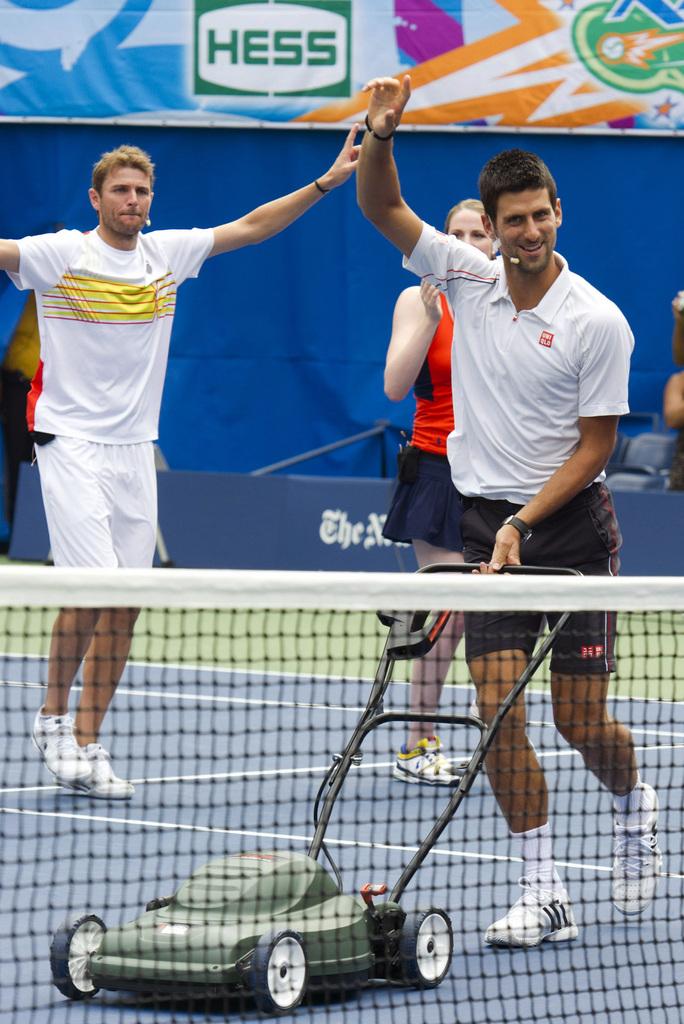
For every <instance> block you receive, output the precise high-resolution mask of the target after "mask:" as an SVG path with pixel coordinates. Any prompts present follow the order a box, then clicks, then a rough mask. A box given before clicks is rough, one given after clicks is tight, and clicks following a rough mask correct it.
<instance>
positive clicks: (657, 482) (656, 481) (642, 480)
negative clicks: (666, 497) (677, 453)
mask: <svg viewBox="0 0 684 1024" xmlns="http://www.w3.org/2000/svg"><path fill="white" fill-rule="evenodd" d="M668 482H669V476H668V474H667V473H649V472H648V471H643V470H642V471H639V470H632V471H630V470H628V469H624V470H622V471H621V470H618V471H617V472H616V473H610V474H609V475H608V476H607V477H606V483H607V484H608V486H609V487H610V489H611V491H666V490H667V485H668Z"/></svg>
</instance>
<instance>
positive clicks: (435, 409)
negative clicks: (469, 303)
mask: <svg viewBox="0 0 684 1024" xmlns="http://www.w3.org/2000/svg"><path fill="white" fill-rule="evenodd" d="M439 298H440V302H441V303H442V319H441V320H440V321H439V324H438V325H437V330H436V331H435V334H434V337H433V339H432V341H431V342H430V348H429V349H428V352H427V356H426V357H425V362H424V363H423V365H422V367H421V370H420V373H419V374H418V377H417V379H416V383H415V384H414V387H413V393H414V395H415V396H416V413H415V416H414V418H413V435H412V437H411V444H413V445H415V446H416V448H422V449H423V451H426V452H433V453H434V454H436V455H446V440H447V437H448V436H449V434H450V433H451V431H452V430H453V429H454V406H453V399H452V394H451V345H452V339H453V334H454V318H453V316H452V313H451V309H450V308H449V304H448V302H447V300H446V299H445V297H444V295H440V297H439Z"/></svg>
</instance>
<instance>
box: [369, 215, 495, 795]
mask: <svg viewBox="0 0 684 1024" xmlns="http://www.w3.org/2000/svg"><path fill="white" fill-rule="evenodd" d="M483 213H484V207H483V206H482V203H481V202H480V201H479V200H478V199H464V200H462V201H461V202H460V203H457V204H456V206H454V207H452V209H451V210H449V213H448V215H447V218H446V224H445V228H444V230H445V232H446V233H447V234H450V235H455V236H456V237H457V238H460V239H461V240H462V241H464V242H468V243H469V244H470V245H474V246H475V247H476V248H477V249H480V251H481V252H483V253H484V254H485V256H488V257H489V258H490V259H491V258H492V255H493V250H494V243H493V242H492V240H491V239H490V238H489V236H488V235H487V234H486V232H485V230H484V227H483V224H482V214H483ZM453 335H454V320H453V315H452V313H451V309H450V308H449V305H448V303H447V300H446V298H445V296H444V295H443V294H442V293H441V292H440V291H439V290H438V289H437V288H435V287H433V286H432V285H431V284H428V283H427V282H426V281H423V282H422V284H421V285H420V287H417V286H413V287H411V288H406V289H405V290H404V291H403V292H402V293H401V295H400V296H399V298H398V299H397V303H396V306H395V308H394V317H393V320H392V337H391V339H390V343H389V348H388V351H387V361H386V363H385V394H386V395H387V397H388V398H390V399H391V400H392V401H395V402H399V401H401V399H403V398H405V397H406V395H407V394H408V392H409V390H410V389H411V388H413V391H414V394H415V396H416V412H415V416H414V420H413V432H412V436H411V441H410V443H409V445H408V446H407V447H406V448H404V449H403V450H402V453H401V456H400V468H399V481H398V483H397V488H396V490H395V492H394V496H393V498H392V503H391V505H390V509H389V512H388V514H387V519H386V522H385V527H384V530H383V533H384V536H385V537H387V538H388V539H389V540H394V541H404V542H407V543H408V542H410V543H412V544H413V550H414V552H415V555H416V558H417V560H418V564H419V565H420V566H423V565H429V564H430V563H432V562H462V561H463V554H462V548H463V545H462V542H461V529H460V521H461V501H460V497H459V494H458V492H457V491H456V489H455V487H454V485H453V484H452V482H451V473H450V471H449V463H448V460H447V455H446V441H447V437H448V436H449V434H450V432H451V431H452V430H453V427H454V410H453V400H452V394H451V346H452V338H453ZM455 343H456V344H458V328H457V330H456V342H455ZM462 633H463V615H461V614H454V615H452V616H451V619H450V620H449V623H448V625H447V627H446V629H445V630H444V632H443V633H442V636H441V637H440V639H439V641H438V642H437V643H436V644H435V646H434V647H433V649H432V650H431V651H430V653H429V654H427V655H426V656H425V657H424V658H422V659H419V660H417V661H414V663H413V670H412V675H411V695H410V707H411V711H414V712H419V713H421V714H434V713H435V712H436V710H437V708H438V706H439V700H440V697H441V694H442V687H443V685H444V679H445V677H446V674H447V672H448V670H449V665H450V664H451V660H452V658H453V656H454V652H455V650H456V647H457V646H458V642H459V640H460V639H461V635H462ZM393 774H394V775H395V777H396V778H399V779H403V780H404V781H405V782H425V783H428V784H429V785H433V786H434V785H454V784H456V783H457V782H458V779H459V775H458V773H457V770H456V767H455V766H454V764H453V763H452V762H451V761H450V760H449V759H448V758H447V757H446V756H445V754H444V751H443V748H442V744H441V742H440V739H439V736H437V735H436V734H435V731H434V723H424V722H416V723H412V724H411V726H410V729H409V734H408V737H407V741H406V743H405V744H404V745H403V746H402V748H401V750H400V751H399V752H398V753H397V759H396V762H395V765H394V772H393Z"/></svg>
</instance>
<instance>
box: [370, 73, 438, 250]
mask: <svg viewBox="0 0 684 1024" xmlns="http://www.w3.org/2000/svg"><path fill="white" fill-rule="evenodd" d="M364 90H365V91H366V92H368V93H370V96H369V100H368V117H367V119H366V127H368V126H370V130H369V131H367V132H366V135H365V137H364V140H363V145H362V146H361V155H360V157H359V170H358V174H357V178H356V187H357V198H358V202H359V206H360V207H361V210H362V211H363V214H364V216H366V217H367V218H368V220H369V221H371V222H372V223H373V224H374V225H375V226H376V228H377V229H378V231H380V232H381V233H382V234H383V235H384V236H385V238H387V239H388V240H389V241H390V242H391V243H392V245H395V246H396V247H397V249H399V250H400V251H401V252H403V253H404V255H405V256H410V255H411V253H412V252H413V250H414V248H415V245H416V242H417V241H418V239H419V238H420V233H421V231H422V229H423V225H422V222H421V220H420V218H419V217H417V216H416V214H415V213H414V212H413V210H412V209H411V208H410V207H409V206H407V204H406V203H405V202H404V200H403V199H402V196H401V189H400V187H399V175H398V174H397V166H396V164H395V162H394V156H393V154H392V148H393V143H392V135H393V133H394V130H395V128H396V127H397V125H398V124H399V122H400V121H401V115H402V114H403V112H404V107H405V106H406V104H407V103H408V100H409V97H410V95H411V81H410V78H409V76H408V75H404V77H403V79H402V80H401V82H398V81H397V80H396V78H374V79H372V80H371V81H370V82H369V83H368V85H366V86H364Z"/></svg>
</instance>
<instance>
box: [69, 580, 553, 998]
mask: <svg viewBox="0 0 684 1024" xmlns="http://www.w3.org/2000/svg"><path fill="white" fill-rule="evenodd" d="M473 568H474V567H473V566H468V565H451V564H445V565H436V566H429V567H428V568H427V570H423V571H429V572H436V571H443V572H470V571H472V569H473ZM517 571H525V570H520V569H519V568H518V569H517ZM527 571H528V572H529V571H530V570H527ZM532 571H534V572H535V573H536V572H539V571H540V570H538V569H535V570H532ZM542 571H543V570H542ZM549 571H553V570H549ZM556 571H558V570H556ZM449 615H450V613H449V612H418V613H410V612H407V613H403V612H401V613H397V612H392V613H379V617H380V620H381V621H382V622H383V623H384V624H385V625H387V626H389V635H388V638H387V642H386V644H385V649H384V651H383V655H382V658H381V661H380V664H379V666H378V670H377V673H376V676H375V679H374V681H373V685H372V688H371V693H370V696H369V698H368V702H367V704H366V707H365V709H364V711H363V713H362V715H361V718H360V720H359V722H358V724H357V725H356V727H355V729H354V731H353V733H352V735H351V736H350V738H349V741H348V742H347V745H346V747H345V749H344V751H343V752H342V753H341V754H339V755H336V756H335V757H334V758H333V761H332V764H331V766H330V768H329V770H328V772H327V774H326V776H325V778H324V780H323V783H322V784H321V787H320V789H319V791H318V795H317V797H316V801H315V805H314V825H315V832H314V836H313V840H312V842H311V845H310V847H309V851H308V854H306V855H304V854H299V853H290V852H284V851H280V850H259V851H255V852H253V853H241V854H236V855H234V856H229V857H223V858H219V859H217V860H212V861H210V862H209V863H207V864H205V865H204V866H203V867H201V868H199V869H198V870H197V871H196V872H195V873H194V874H193V875H192V876H191V877H190V878H189V879H188V880H187V881H186V882H184V883H183V885H181V887H180V888H179V889H178V891H177V892H176V893H175V894H174V895H173V896H170V897H163V898H160V899H153V900H151V901H150V902H149V903H148V904H147V907H146V909H145V912H144V913H143V914H142V915H141V916H140V917H138V918H137V919H136V920H134V921H132V922H130V923H128V924H124V925H122V926H120V927H116V928H110V929H107V928H106V927H105V925H104V923H103V921H102V920H101V919H100V918H99V917H97V916H96V915H94V914H82V915H79V916H77V917H75V918H73V919H71V920H67V921H65V922H64V923H63V924H62V925H61V927H60V928H59V929H58V931H57V932H56V934H55V936H54V938H53V940H52V945H51V948H50V966H51V969H52V978H53V982H54V984H55V985H56V986H57V988H58V989H59V991H60V992H61V993H62V994H63V995H65V996H67V997H68V998H70V999H87V998H89V997H91V996H93V995H95V993H96V992H97V991H98V990H99V989H112V990H124V991H140V992H145V993H149V994H154V995H155V996H165V997H172V998H176V999H178V998H183V997H191V996H192V997H194V996H197V995H203V996H211V995H219V994H222V993H225V992H227V991H231V990H235V991H239V990H241V989H242V990H247V991H248V992H250V993H251V994H252V995H253V997H254V1001H255V1003H256V1005H257V1007H258V1008H259V1009H260V1010H261V1011H262V1012H264V1013H267V1014H279V1013H285V1012H287V1011H290V1010H293V1009H294V1008H295V1007H296V1006H297V1005H298V1004H299V1003H300V1002H301V1001H302V999H303V998H304V996H305V994H306V992H307V990H308V989H311V990H314V989H316V988H317V989H319V990H320V989H322V988H326V989H331V990H335V989H338V990H339V989H348V988H350V987H356V986H358V985H363V984H367V983H370V982H371V981H373V980H377V981H384V982H385V983H389V984H396V985H408V986H415V987H419V988H433V987H436V986H437V985H439V983H440V982H441V981H442V980H443V979H444V977H445V976H446V974H447V972H448V971H449V967H450V965H451V959H452V954H453V935H452V928H451V922H450V920H449V917H448V916H447V914H446V913H445V911H444V910H441V909H439V908H437V907H427V908H425V909H423V910H412V911H408V912H407V911H404V910H403V909H402V907H401V906H400V899H401V897H402V895H403V893H404V891H405V889H406V887H407V885H408V884H409V882H410V881H411V879H412V878H413V875H414V874H415V873H416V871H417V870H418V868H419V867H420V865H421V864H422V863H423V861H424V860H425V858H426V857H427V855H428V854H429V852H430V851H431V850H432V848H433V846H434V845H435V843H436V842H437V840H438V839H439V837H440V835H441V834H442V832H443V831H444V830H445V828H446V827H447V825H448V823H449V821H450V820H451V818H452V817H453V816H454V814H455V813H456V811H457V809H458V807H459V805H460V803H461V801H462V800H463V799H464V797H465V796H466V794H467V793H468V791H469V790H470V788H471V786H472V784H473V781H474V780H475V778H476V776H477V774H478V773H479V771H480V768H481V766H482V763H483V760H484V757H485V754H486V753H487V750H488V749H489V747H490V745H491V743H492V741H493V739H494V736H495V734H496V731H497V729H498V727H499V724H500V722H501V720H502V719H503V717H504V715H505V714H506V713H507V711H508V710H509V708H510V707H511V706H512V704H513V703H514V702H515V700H516V698H517V697H518V696H519V694H520V693H521V691H522V690H523V688H524V687H525V685H526V684H527V682H528V680H529V679H530V678H531V676H532V675H533V673H534V672H535V671H536V669H537V667H538V666H539V665H540V664H541V662H542V660H543V659H544V657H545V655H546V653H547V652H548V650H549V648H550V645H551V642H552V640H553V638H554V637H555V635H556V633H557V632H558V630H559V629H560V628H561V627H562V625H563V624H564V622H565V620H566V619H567V615H565V616H562V617H561V619H560V620H559V622H558V624H557V625H556V626H555V628H554V630H553V631H552V632H551V633H550V634H549V635H548V636H547V637H546V638H545V639H544V640H543V641H542V642H541V643H540V645H539V646H538V649H537V651H536V652H535V655H534V657H533V659H532V660H531V661H530V663H529V665H528V666H527V668H526V670H525V672H524V673H523V674H522V675H521V677H520V679H519V680H518V681H517V683H516V685H515V687H514V688H513V689H512V690H511V692H510V694H509V695H508V697H507V698H506V700H505V701H504V702H503V703H502V704H501V707H500V708H499V710H498V712H497V714H496V716H495V718H494V720H493V721H492V723H491V725H490V726H489V727H488V728H487V727H485V725H484V723H483V722H481V721H480V720H479V719H478V718H475V717H472V716H470V715H467V716H464V715H444V714H439V715H437V716H436V717H435V716H427V715H419V714H409V713H403V712H386V711H384V710H383V698H384V696H385V693H386V691H387V687H388V686H389V683H390V680H391V676H392V670H393V666H394V663H395V662H396V661H399V660H407V659H412V658H418V657H422V656H423V655H425V654H426V653H427V652H428V651H429V650H430V649H431V648H432V647H433V646H434V644H435V643H436V641H437V640H438V639H439V636H440V634H441V632H442V630H443V629H444V627H445V625H446V623H447V621H448V619H449ZM428 718H429V720H431V721H435V720H436V721H438V722H440V723H443V724H459V725H468V726H472V727H474V728H477V729H478V730H479V732H480V737H479V742H478V744H477V746H476V749H475V751H474V753H473V754H472V757H471V758H470V761H469V762H468V764H467V767H466V768H465V769H464V772H463V775H462V777H461V780H460V783H459V784H458V786H457V787H455V788H454V790H453V793H452V795H451V798H450V800H449V802H448V804H447V805H446V807H445V808H444V810H443V811H442V813H441V814H440V815H439V817H438V819H437V821H436V822H435V824H434V826H433V827H432V829H431V831H430V833H429V835H428V836H426V838H425V839H424V840H423V841H422V843H421V844H420V846H419V847H418V850H417V851H416V853H415V854H414V856H413V858H412V860H411V861H410V863H409V864H408V865H407V867H406V868H405V869H404V871H403V873H402V875H401V877H400V878H399V880H398V882H397V883H396V885H395V886H394V888H393V890H392V891H391V893H390V895H389V898H387V899H385V900H383V901H378V902H376V899H377V897H381V896H384V895H385V894H386V893H387V886H386V885H384V884H381V885H377V884H372V883H369V884H367V885H364V886H363V887H362V889H361V891H360V893H359V894H358V895H356V894H354V895H347V894H345V893H344V892H343V886H342V881H341V877H340V872H339V870H338V868H337V866H336V865H335V863H334V861H333V859H332V857H331V855H330V852H329V851H328V849H327V847H326V845H325V841H324V840H325V833H326V830H327V827H328V824H329V822H330V818H331V814H332V811H333V807H334V805H335V802H336V800H337V797H338V795H339V792H340V790H341V788H342V785H343V783H344V781H345V779H346V778H347V775H348V774H349V771H350V768H351V767H352V765H353V764H358V763H359V762H360V758H361V747H362V744H363V741H364V740H365V738H366V736H367V735H368V734H369V733H370V732H371V731H372V730H373V729H375V728H377V727H378V726H380V725H385V724H387V723H388V722H407V721H427V720H428ZM321 854H323V855H324V856H325V858H326V859H327V861H328V863H329V865H330V867H331V868H332V875H331V874H330V873H329V872H328V870H327V869H326V868H325V867H324V866H323V865H322V864H321V863H319V857H320V855H321ZM333 876H334V877H333Z"/></svg>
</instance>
